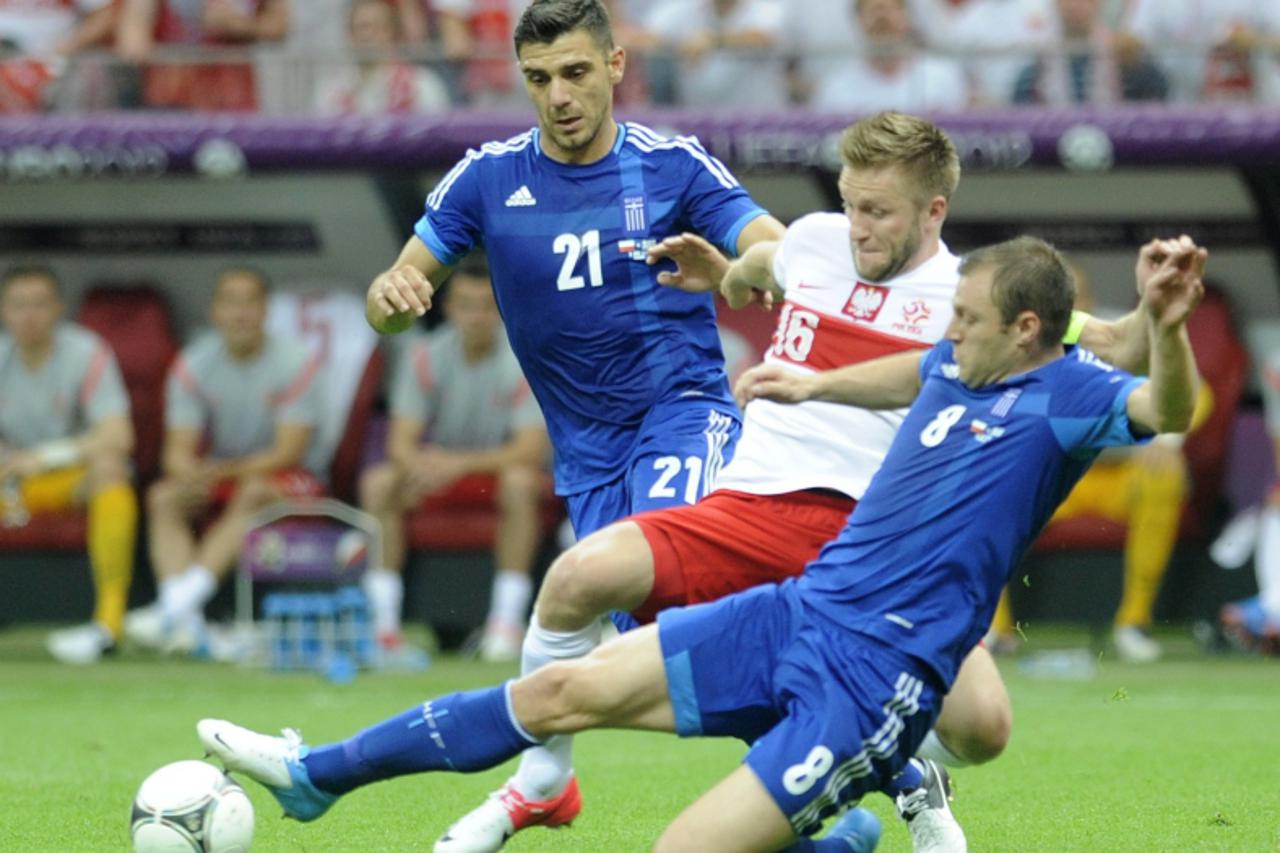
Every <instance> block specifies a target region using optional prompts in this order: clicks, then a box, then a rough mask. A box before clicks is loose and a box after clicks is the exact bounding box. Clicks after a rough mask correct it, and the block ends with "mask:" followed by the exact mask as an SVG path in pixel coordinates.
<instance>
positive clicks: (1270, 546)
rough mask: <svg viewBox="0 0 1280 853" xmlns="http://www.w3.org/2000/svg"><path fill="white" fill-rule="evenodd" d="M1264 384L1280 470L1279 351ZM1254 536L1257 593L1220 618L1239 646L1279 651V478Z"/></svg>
mask: <svg viewBox="0 0 1280 853" xmlns="http://www.w3.org/2000/svg"><path fill="white" fill-rule="evenodd" d="M1261 386H1262V404H1263V411H1264V413H1265V415H1266V423H1267V432H1268V433H1270V435H1271V443H1272V447H1273V450H1274V453H1275V460H1276V470H1277V471H1280V350H1276V349H1273V350H1272V351H1271V352H1269V353H1267V355H1266V357H1265V362H1264V363H1263V365H1262V382H1261ZM1251 532H1252V530H1251ZM1224 536H1225V534H1224ZM1255 536H1256V540H1255V542H1254V545H1253V569H1254V573H1255V574H1256V576H1257V580H1258V594H1257V595H1254V596H1251V597H1249V598H1246V599H1243V600H1241V601H1233V602H1230V603H1229V604H1227V605H1225V606H1224V607H1223V608H1222V611H1221V613H1220V614H1219V621H1220V623H1221V626H1222V630H1223V632H1224V633H1225V634H1226V635H1227V636H1228V637H1229V638H1230V639H1231V641H1232V642H1233V643H1234V644H1235V645H1236V646H1237V647H1238V648H1241V649H1246V650H1252V651H1261V652H1264V653H1267V654H1273V655H1274V654H1280V480H1277V481H1276V482H1275V483H1273V484H1272V485H1271V489H1270V491H1269V492H1268V494H1267V499H1266V503H1265V505H1264V506H1263V507H1262V511H1261V513H1260V515H1259V517H1258V521H1257V528H1256V534H1255ZM1241 562H1243V561H1241Z"/></svg>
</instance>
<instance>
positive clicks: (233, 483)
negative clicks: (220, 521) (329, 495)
mask: <svg viewBox="0 0 1280 853" xmlns="http://www.w3.org/2000/svg"><path fill="white" fill-rule="evenodd" d="M267 482H268V483H270V484H271V485H273V486H275V489H276V491H277V492H279V493H280V497H282V498H318V497H320V496H321V495H323V494H324V484H323V483H321V482H320V480H319V479H318V478H317V477H316V475H315V474H312V473H311V472H310V471H308V470H306V469H305V468H289V469H286V470H284V471H275V472H273V473H271V474H268V475H267ZM239 485H240V481H239V480H236V479H226V480H219V481H218V482H217V483H215V484H214V486H213V490H212V491H211V492H210V493H209V500H210V501H211V502H212V503H213V504H214V505H216V506H225V505H226V503H227V502H228V501H230V500H231V498H232V496H234V495H235V493H236V487H237V486H239Z"/></svg>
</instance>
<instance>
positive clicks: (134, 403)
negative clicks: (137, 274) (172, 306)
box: [79, 284, 178, 486]
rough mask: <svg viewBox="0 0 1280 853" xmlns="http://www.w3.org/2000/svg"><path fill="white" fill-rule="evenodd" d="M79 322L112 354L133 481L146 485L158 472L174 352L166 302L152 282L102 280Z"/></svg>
mask: <svg viewBox="0 0 1280 853" xmlns="http://www.w3.org/2000/svg"><path fill="white" fill-rule="evenodd" d="M79 322H80V323H82V324H83V325H85V326H87V327H88V328H90V329H92V330H93V331H95V332H97V333H98V334H99V335H101V336H102V337H103V338H104V339H106V341H107V343H108V344H110V345H111V349H112V350H113V351H114V352H115V354H116V361H117V362H118V363H119V364H120V373H121V376H122V377H123V379H124V385H125V389H126V390H127V391H128V392H129V406H130V407H131V409H132V412H133V428H134V464H135V466H136V469H137V480H138V482H139V484H140V485H143V486H145V485H147V484H148V483H150V482H151V481H152V480H153V479H155V477H156V475H157V473H158V472H159V467H160V447H161V444H162V441H163V439H164V383H165V377H166V375H167V373H168V371H169V364H170V363H171V362H172V361H173V358H174V356H175V355H177V353H178V339H177V335H175V334H174V331H173V324H172V322H171V319H170V313H169V305H168V302H167V301H166V300H165V298H164V296H163V295H162V294H161V293H160V291H159V290H158V289H157V288H156V287H155V286H154V285H151V284H133V285H129V284H119V285H116V284H102V285H98V286H96V287H94V288H93V289H91V290H90V291H89V292H88V294H86V296H85V298H84V302H83V303H81V305H80V315H79Z"/></svg>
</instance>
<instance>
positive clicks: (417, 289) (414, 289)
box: [365, 264, 435, 334]
mask: <svg viewBox="0 0 1280 853" xmlns="http://www.w3.org/2000/svg"><path fill="white" fill-rule="evenodd" d="M434 293H435V288H434V287H432V285H431V282H430V281H428V280H427V277H426V276H425V275H423V274H422V270H420V269H418V268H417V267H414V266H410V265H408V264H405V265H402V266H398V267H393V268H392V269H389V270H387V271H386V272H384V273H382V274H381V275H379V276H378V277H377V278H375V279H374V280H373V283H372V284H370V285H369V292H368V294H367V295H366V297H365V314H366V316H367V317H368V318H369V323H370V325H372V326H373V328H374V329H376V330H377V331H379V332H384V333H392V334H394V333H396V332H403V331H404V330H405V329H407V328H409V327H410V326H412V325H413V321H414V320H415V319H417V318H418V317H421V316H422V315H423V314H426V313H427V310H428V309H429V308H430V307H431V297H432V295H434Z"/></svg>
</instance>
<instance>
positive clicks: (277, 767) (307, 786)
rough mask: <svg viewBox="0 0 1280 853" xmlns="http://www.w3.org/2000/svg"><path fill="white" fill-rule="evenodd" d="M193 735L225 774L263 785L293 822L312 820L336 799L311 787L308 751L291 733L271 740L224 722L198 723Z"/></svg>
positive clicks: (288, 731)
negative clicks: (235, 773)
mask: <svg viewBox="0 0 1280 853" xmlns="http://www.w3.org/2000/svg"><path fill="white" fill-rule="evenodd" d="M196 733H197V734H198V735H199V736H200V742H201V743H203V744H204V748H205V749H206V750H207V751H208V752H209V754H210V755H212V756H214V757H215V758H217V759H218V760H219V761H221V762H222V764H223V766H224V767H226V768H227V770H228V771H234V772H237V773H241V774H243V775H245V776H248V777H249V778H250V779H252V780H253V781H255V782H257V783H258V784H260V785H262V786H263V787H264V788H266V789H267V790H268V791H270V792H271V793H272V795H273V796H274V797H275V798H276V800H277V801H278V802H279V803H280V805H281V806H283V807H284V813H285V814H286V815H287V816H289V817H291V818H294V819H295V820H300V821H309V820H315V819H316V818H318V817H320V815H322V814H324V813H325V812H326V811H328V810H329V807H330V806H331V805H333V804H334V802H336V801H337V799H338V798H337V796H336V795H334V794H329V793H326V792H324V791H321V790H320V789H318V788H317V787H316V786H315V785H313V784H311V777H310V776H309V775H308V774H307V768H306V766H305V765H303V763H302V759H303V758H305V757H306V756H307V753H309V752H310V751H311V749H310V747H308V746H307V745H306V744H304V743H303V742H302V737H301V735H299V734H298V732H297V731H295V730H294V729H285V730H284V731H283V732H282V736H281V737H274V736H272V735H263V734H258V733H257V732H254V731H250V730H249V729H246V728H244V727H242V726H237V725H236V724H235V723H229V722H227V721H226V720H201V721H200V722H198V723H196Z"/></svg>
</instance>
